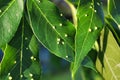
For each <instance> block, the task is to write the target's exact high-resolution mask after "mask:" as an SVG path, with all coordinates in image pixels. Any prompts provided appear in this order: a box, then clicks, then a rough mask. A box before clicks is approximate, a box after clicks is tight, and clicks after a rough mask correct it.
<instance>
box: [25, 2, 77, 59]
mask: <svg viewBox="0 0 120 80" xmlns="http://www.w3.org/2000/svg"><path fill="white" fill-rule="evenodd" d="M27 5H28V6H27V10H28V16H29V22H30V26H31V28H32V30H33V33H34V34H35V36H36V37H37V39H38V40H39V41H40V42H41V43H42V44H43V45H44V46H45V47H46V48H47V49H48V50H49V51H50V52H52V53H53V54H55V55H57V56H59V57H61V58H64V59H66V60H68V61H73V59H74V34H75V28H74V26H73V24H72V23H70V22H69V21H68V20H66V19H65V18H64V15H63V14H62V13H59V10H58V9H57V8H56V6H55V5H54V4H53V3H52V2H49V1H45V2H42V3H39V2H37V1H36V0H28V1H27Z"/></svg>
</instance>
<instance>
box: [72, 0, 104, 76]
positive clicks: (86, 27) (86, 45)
mask: <svg viewBox="0 0 120 80" xmlns="http://www.w3.org/2000/svg"><path fill="white" fill-rule="evenodd" d="M77 17H78V25H77V32H76V37H75V62H74V67H73V73H72V77H74V76H75V73H76V71H77V70H78V68H79V66H80V63H81V62H82V61H83V59H84V58H85V56H86V55H87V54H88V52H89V51H90V50H91V48H92V47H93V45H94V43H95V41H96V40H97V38H98V36H99V33H100V31H101V30H102V26H103V24H104V15H103V12H102V9H101V4H100V2H99V0H84V1H83V0H80V4H79V7H78V11H77Z"/></svg>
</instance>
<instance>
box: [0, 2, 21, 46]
mask: <svg viewBox="0 0 120 80" xmlns="http://www.w3.org/2000/svg"><path fill="white" fill-rule="evenodd" d="M22 14H23V0H10V1H7V0H4V1H3V0H2V1H0V47H2V46H4V45H5V44H6V43H8V42H9V41H10V40H11V39H12V37H13V36H14V34H15V32H16V31H17V28H18V26H19V23H20V20H21V17H22ZM8 34H9V35H8Z"/></svg>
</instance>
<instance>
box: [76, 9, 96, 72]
mask: <svg viewBox="0 0 120 80" xmlns="http://www.w3.org/2000/svg"><path fill="white" fill-rule="evenodd" d="M93 15H94V12H93V11H92V15H91V20H90V25H89V28H90V27H91V25H92V21H93ZM89 28H88V29H89ZM88 34H89V32H87V35H86V36H85V38H84V41H83V43H82V48H81V51H80V53H79V54H80V55H79V56H78V60H79V59H80V57H81V55H82V54H81V53H82V51H83V46H84V45H85V42H86V40H87V37H88ZM75 45H76V44H75ZM75 52H76V53H77V50H76V49H75ZM77 54H78V53H77ZM75 59H76V58H75ZM75 61H76V62H77V60H75ZM76 70H77V69H75V72H76Z"/></svg>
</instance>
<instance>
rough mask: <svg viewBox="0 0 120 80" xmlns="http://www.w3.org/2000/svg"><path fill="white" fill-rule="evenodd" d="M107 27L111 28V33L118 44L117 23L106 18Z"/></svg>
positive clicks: (119, 43) (118, 32) (119, 38)
mask: <svg viewBox="0 0 120 80" xmlns="http://www.w3.org/2000/svg"><path fill="white" fill-rule="evenodd" d="M106 22H107V24H108V25H107V27H108V28H109V29H110V30H111V32H112V33H113V35H114V37H115V39H116V41H117V43H118V45H119V46H120V28H119V25H118V24H117V23H116V22H115V21H114V20H113V19H112V18H108V17H107V18H106Z"/></svg>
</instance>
